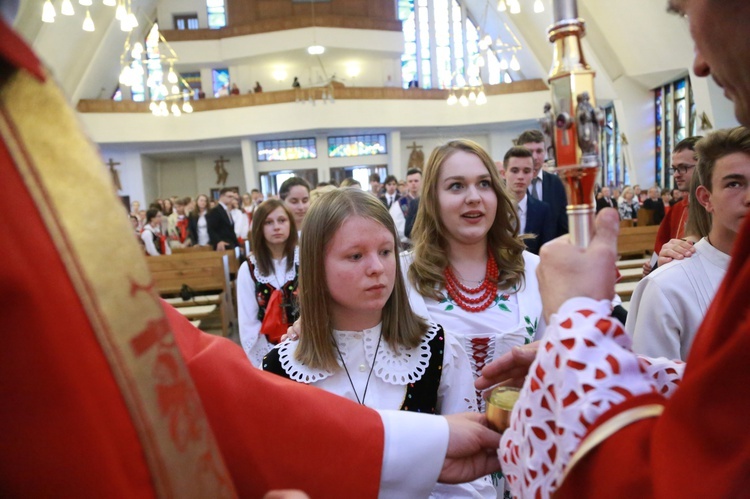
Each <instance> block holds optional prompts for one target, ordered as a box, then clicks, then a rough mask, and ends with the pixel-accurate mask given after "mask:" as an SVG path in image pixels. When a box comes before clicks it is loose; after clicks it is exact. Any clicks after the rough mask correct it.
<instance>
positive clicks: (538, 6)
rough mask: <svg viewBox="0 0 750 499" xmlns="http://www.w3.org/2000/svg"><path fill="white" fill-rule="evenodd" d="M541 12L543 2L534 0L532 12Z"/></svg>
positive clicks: (542, 10)
mask: <svg viewBox="0 0 750 499" xmlns="http://www.w3.org/2000/svg"><path fill="white" fill-rule="evenodd" d="M542 12H544V3H543V2H542V0H536V1H535V2H534V13H536V14H540V13H542Z"/></svg>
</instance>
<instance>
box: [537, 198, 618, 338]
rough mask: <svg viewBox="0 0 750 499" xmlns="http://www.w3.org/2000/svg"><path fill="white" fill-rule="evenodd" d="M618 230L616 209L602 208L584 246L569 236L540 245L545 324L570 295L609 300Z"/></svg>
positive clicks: (615, 273) (615, 277)
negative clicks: (580, 246)
mask: <svg viewBox="0 0 750 499" xmlns="http://www.w3.org/2000/svg"><path fill="white" fill-rule="evenodd" d="M619 231H620V216H619V215H618V213H617V210H614V209H612V208H605V209H603V210H602V211H600V212H599V214H598V215H597V217H596V222H595V232H594V235H593V236H592V237H591V243H590V244H589V246H588V247H587V248H579V247H578V246H575V245H573V244H572V243H571V241H570V238H569V237H568V236H561V237H558V238H557V239H555V240H553V241H550V242H548V243H547V244H545V245H544V246H542V249H541V251H540V252H539V257H540V262H539V266H538V267H537V269H536V273H537V277H538V278H539V290H540V292H541V294H542V305H543V309H544V318H545V319H546V320H547V323H548V324H549V323H550V321H549V317H550V315H552V314H554V313H555V312H557V311H558V310H559V309H560V307H561V306H562V304H563V303H565V302H566V301H567V300H569V299H570V298H575V297H578V296H586V297H589V298H593V299H595V300H608V301H611V300H612V297H613V296H614V294H615V280H616V279H617V267H616V266H615V261H616V259H617V234H618V233H619Z"/></svg>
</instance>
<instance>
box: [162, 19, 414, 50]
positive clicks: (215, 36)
mask: <svg viewBox="0 0 750 499" xmlns="http://www.w3.org/2000/svg"><path fill="white" fill-rule="evenodd" d="M313 26H315V27H318V28H348V29H372V30H378V31H401V21H392V20H388V19H372V18H367V17H349V16H337V15H330V14H329V15H320V16H316V17H315V24H313V22H312V19H311V18H309V17H287V18H280V19H267V20H264V21H256V22H254V23H252V24H245V25H242V26H231V27H226V28H220V29H185V30H174V29H165V30H161V34H162V35H164V38H165V39H166V40H167V41H168V42H170V43H172V42H185V41H201V40H220V39H222V38H231V37H234V36H244V35H257V34H258V33H272V32H274V31H285V30H289V29H298V28H311V27H313Z"/></svg>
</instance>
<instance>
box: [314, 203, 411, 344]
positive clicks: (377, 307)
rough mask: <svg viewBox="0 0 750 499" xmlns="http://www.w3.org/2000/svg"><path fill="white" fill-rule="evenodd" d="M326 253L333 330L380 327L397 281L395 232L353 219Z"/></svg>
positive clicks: (335, 236)
mask: <svg viewBox="0 0 750 499" xmlns="http://www.w3.org/2000/svg"><path fill="white" fill-rule="evenodd" d="M325 252H326V254H325V272H326V284H327V286H328V291H329V293H330V295H331V314H332V318H333V327H335V328H336V329H343V330H361V329H364V328H369V327H373V326H375V325H377V324H378V323H379V322H380V321H381V317H382V310H383V307H384V306H385V304H386V302H387V301H388V298H390V296H391V293H392V292H393V285H394V282H395V279H396V252H395V241H394V239H393V235H392V234H391V232H390V231H389V230H388V229H386V228H385V227H384V226H383V225H381V224H380V223H378V222H376V221H375V220H372V219H369V218H362V217H359V216H351V217H349V218H348V219H347V220H346V221H345V222H344V223H343V224H342V225H341V227H339V229H338V230H337V231H336V233H335V234H334V236H333V238H332V239H331V241H330V242H329V243H328V245H327V246H326V248H325Z"/></svg>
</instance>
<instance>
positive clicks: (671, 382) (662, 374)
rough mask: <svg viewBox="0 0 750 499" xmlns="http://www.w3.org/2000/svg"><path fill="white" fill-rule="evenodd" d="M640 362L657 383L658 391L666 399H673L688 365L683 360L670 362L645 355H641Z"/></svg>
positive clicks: (662, 358)
mask: <svg viewBox="0 0 750 499" xmlns="http://www.w3.org/2000/svg"><path fill="white" fill-rule="evenodd" d="M638 360H640V361H641V366H642V367H643V369H644V370H645V371H646V375H647V376H649V377H651V378H652V379H653V380H654V382H655V383H656V390H657V391H658V392H659V393H660V394H661V395H662V396H664V397H666V398H669V397H671V396H672V394H673V393H674V391H675V390H677V387H679V386H680V382H681V381H682V375H683V374H684V373H685V366H686V365H687V364H685V363H684V362H683V361H681V360H669V359H665V358H664V357H658V358H652V357H645V356H643V355H639V356H638Z"/></svg>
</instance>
